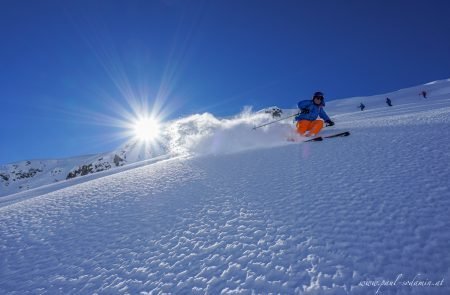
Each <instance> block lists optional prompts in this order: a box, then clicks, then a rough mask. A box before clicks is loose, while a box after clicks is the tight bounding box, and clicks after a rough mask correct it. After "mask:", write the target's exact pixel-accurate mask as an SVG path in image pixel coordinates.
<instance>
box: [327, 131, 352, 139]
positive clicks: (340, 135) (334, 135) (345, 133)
mask: <svg viewBox="0 0 450 295" xmlns="http://www.w3.org/2000/svg"><path fill="white" fill-rule="evenodd" d="M349 135H350V132H349V131H345V132H341V133H336V134H332V135H327V136H322V137H323V138H333V137H342V136H349Z"/></svg>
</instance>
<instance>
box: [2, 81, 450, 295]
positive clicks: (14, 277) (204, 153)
mask: <svg viewBox="0 0 450 295" xmlns="http://www.w3.org/2000/svg"><path fill="white" fill-rule="evenodd" d="M449 86H450V80H445V81H439V82H435V83H432V84H427V85H423V86H419V87H416V88H411V89H405V90H400V91H398V92H393V93H390V94H383V95H379V96H372V97H366V98H364V100H363V102H364V103H365V104H366V106H367V109H366V110H364V111H360V110H359V109H357V106H358V105H359V103H360V102H361V99H362V98H350V99H347V100H337V101H330V102H329V103H328V104H327V108H326V109H327V111H328V113H329V115H331V117H332V118H333V119H334V120H335V122H336V125H335V126H334V127H330V128H326V129H325V130H324V131H323V134H331V133H335V132H339V131H344V130H350V131H351V135H350V136H349V137H346V138H334V139H328V140H324V141H322V142H310V143H303V142H294V143H292V142H287V141H286V137H287V136H289V135H292V133H293V131H292V123H291V121H290V120H286V121H279V122H277V123H274V124H271V125H268V126H266V127H263V128H259V129H256V130H252V127H253V126H255V125H260V124H263V123H266V122H268V121H270V120H272V119H273V118H272V114H271V113H268V114H266V113H265V112H260V113H253V112H250V111H248V112H244V113H243V114H240V115H239V116H237V117H235V118H230V119H217V118H215V117H214V116H212V115H211V114H202V115H194V116H190V117H188V118H183V119H181V120H177V121H174V122H172V123H171V124H170V125H169V126H168V127H167V129H166V141H165V143H164V145H163V147H164V148H162V149H161V150H160V151H159V152H160V153H159V156H158V157H154V158H151V159H149V160H144V161H137V160H136V162H135V163H133V164H128V165H123V166H120V167H117V168H115V169H109V170H104V171H101V172H98V173H93V174H89V175H86V176H83V177H75V178H73V179H69V180H65V181H60V182H58V183H54V184H50V185H46V186H41V187H39V188H36V189H30V190H28V191H23V192H20V193H17V194H12V195H9V196H4V197H1V198H0V237H1V239H0V293H1V294H159V293H173V294H269V293H271V294H449V293H450V285H449V281H450V255H449V249H450V218H449V216H450V185H449V181H448V180H449V179H450V152H449V149H448V146H449V143H450V133H449V131H448V130H449V127H450V87H449ZM422 89H426V91H427V94H428V95H427V97H428V98H427V99H425V98H423V97H422V98H421V97H420V96H419V95H418V93H419V92H420V91H421V90H422ZM386 95H389V97H390V98H391V99H392V102H393V107H388V106H387V105H386V104H385V102H384V100H385V97H386ZM289 112H292V110H283V115H289V114H288V113H289ZM166 151H169V152H170V153H172V154H167V153H166ZM115 154H117V155H118V156H119V157H121V158H122V159H125V156H124V154H122V155H121V154H118V153H111V154H108V155H109V156H108V157H109V158H107V159H108V160H109V161H112V162H110V163H113V162H114V157H113V155H115ZM138 154H139V153H136V154H135V156H136V155H138ZM122 156H123V157H122ZM95 159H98V157H97V156H92V157H81V158H79V159H72V160H73V162H72V164H73V165H72V167H76V166H79V164H78V163H90V162H92V161H93V160H95ZM105 159H106V157H105ZM127 159H129V158H128V157H127ZM34 165H37V166H34ZM39 165H42V163H39V161H38V162H36V163H33V162H30V163H27V162H23V163H21V165H18V167H16V168H15V169H18V170H19V169H20V170H21V171H24V175H25V176H27V175H28V174H27V173H29V174H33V173H35V175H37V174H38V173H47V172H44V171H42V172H39V171H34V170H33V171H30V168H27V167H31V166H33V167H41V166H39ZM61 166H62V165H61V164H60V163H58V162H57V161H55V162H52V164H47V166H45V169H46V170H45V171H59V170H54V169H55V168H57V167H61ZM68 166H70V165H68ZM67 171H69V170H67ZM67 171H65V172H67ZM65 172H64V173H65ZM55 173H57V172H55ZM64 173H62V174H64Z"/></svg>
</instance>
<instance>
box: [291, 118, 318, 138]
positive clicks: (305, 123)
mask: <svg viewBox="0 0 450 295" xmlns="http://www.w3.org/2000/svg"><path fill="white" fill-rule="evenodd" d="M322 128H323V121H322V120H314V121H309V120H300V121H298V122H297V132H298V133H300V134H301V135H305V133H306V131H309V135H316V134H317V133H319V131H320V130H322Z"/></svg>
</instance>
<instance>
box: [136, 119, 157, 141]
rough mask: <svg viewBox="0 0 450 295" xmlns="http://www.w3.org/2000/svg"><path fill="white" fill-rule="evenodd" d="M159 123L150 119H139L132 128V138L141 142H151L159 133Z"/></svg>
mask: <svg viewBox="0 0 450 295" xmlns="http://www.w3.org/2000/svg"><path fill="white" fill-rule="evenodd" d="M160 129H161V126H160V124H159V122H158V121H157V120H156V119H154V118H151V117H145V118H139V119H138V120H136V122H135V123H134V126H133V131H134V136H135V137H136V138H137V139H139V140H141V141H146V142H148V141H152V140H154V139H156V138H157V137H158V135H159V133H160Z"/></svg>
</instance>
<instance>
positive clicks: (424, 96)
mask: <svg viewBox="0 0 450 295" xmlns="http://www.w3.org/2000/svg"><path fill="white" fill-rule="evenodd" d="M420 94H422V96H423V98H427V92H426V91H425V90H424V91H422V92H421V93H420Z"/></svg>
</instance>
